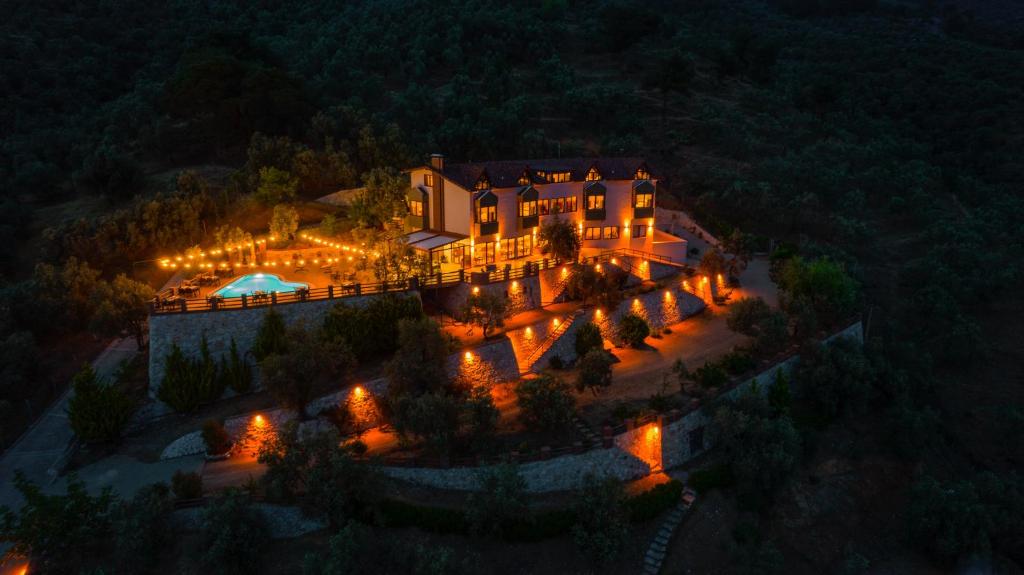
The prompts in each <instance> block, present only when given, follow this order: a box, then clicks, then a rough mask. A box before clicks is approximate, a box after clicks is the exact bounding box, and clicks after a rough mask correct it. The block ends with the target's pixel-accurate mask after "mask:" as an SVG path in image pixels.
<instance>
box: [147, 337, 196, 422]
mask: <svg viewBox="0 0 1024 575" xmlns="http://www.w3.org/2000/svg"><path fill="white" fill-rule="evenodd" d="M193 365H194V362H193V361H191V360H189V358H187V357H185V353H184V352H183V351H181V348H180V347H178V344H176V343H175V344H172V345H171V352H170V353H168V354H167V355H166V356H164V379H163V381H162V382H160V389H159V390H157V393H156V395H157V398H158V399H160V401H162V402H164V403H166V404H167V405H169V406H171V409H173V410H175V411H177V412H190V411H193V410H195V408H197V407H199V404H200V403H201V402H202V397H201V395H200V391H199V386H198V385H197V380H196V377H195V375H194V373H193V371H194V367H193Z"/></svg>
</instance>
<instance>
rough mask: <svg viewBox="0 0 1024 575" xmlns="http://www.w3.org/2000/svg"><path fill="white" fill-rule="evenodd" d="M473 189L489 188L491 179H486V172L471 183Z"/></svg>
mask: <svg viewBox="0 0 1024 575" xmlns="http://www.w3.org/2000/svg"><path fill="white" fill-rule="evenodd" d="M473 189H474V190H489V189H491V181H490V180H488V179H487V174H480V179H478V180H477V181H476V184H474V185H473Z"/></svg>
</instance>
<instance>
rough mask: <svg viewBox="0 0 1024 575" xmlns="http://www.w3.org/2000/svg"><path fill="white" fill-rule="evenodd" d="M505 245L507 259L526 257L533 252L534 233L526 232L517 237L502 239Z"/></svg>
mask: <svg viewBox="0 0 1024 575" xmlns="http://www.w3.org/2000/svg"><path fill="white" fill-rule="evenodd" d="M501 241H502V243H503V244H504V246H502V247H503V248H504V251H505V259H507V260H512V259H516V258H525V257H526V256H528V255H530V254H531V253H533V235H532V234H526V235H523V236H519V237H517V238H508V239H506V240H501Z"/></svg>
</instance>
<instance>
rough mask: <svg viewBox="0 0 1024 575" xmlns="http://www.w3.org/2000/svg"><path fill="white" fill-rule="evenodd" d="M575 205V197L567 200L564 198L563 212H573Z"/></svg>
mask: <svg viewBox="0 0 1024 575" xmlns="http://www.w3.org/2000/svg"><path fill="white" fill-rule="evenodd" d="M577 203H578V202H577V201H576V196H569V197H568V198H565V209H564V210H563V211H566V212H575V211H576V204H577Z"/></svg>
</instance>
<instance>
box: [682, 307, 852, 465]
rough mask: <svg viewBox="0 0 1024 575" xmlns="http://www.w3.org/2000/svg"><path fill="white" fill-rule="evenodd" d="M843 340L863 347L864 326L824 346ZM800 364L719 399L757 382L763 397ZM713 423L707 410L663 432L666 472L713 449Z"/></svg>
mask: <svg viewBox="0 0 1024 575" xmlns="http://www.w3.org/2000/svg"><path fill="white" fill-rule="evenodd" d="M841 337H852V338H854V339H856V340H857V341H859V342H861V343H863V341H864V337H863V327H862V325H861V322H859V321H858V322H857V323H854V324H853V325H851V326H849V327H847V328H846V329H844V330H842V331H839V332H837V333H835V334H833V335H831V336H829V337H828V338H826V339H825V343H826V344H828V343H829V342H831V341H833V340H835V339H837V338H841ZM799 362H800V356H797V355H794V356H791V357H788V358H786V359H785V360H783V361H782V362H780V363H777V364H775V365H773V366H771V367H769V368H767V369H765V370H764V371H762V372H760V373H758V374H757V375H755V376H753V377H751V378H750V379H747V380H745V381H743V382H741V383H740V384H738V385H736V386H735V387H734V388H732V389H730V390H729V391H727V392H725V393H723V394H722V395H720V396H719V397H720V398H726V399H735V398H737V397H739V396H740V395H741V394H743V393H746V392H747V390H749V389H750V387H751V386H752V385H753V384H754V382H758V385H760V390H761V392H762V393H763V392H767V390H768V386H769V385H770V384H771V383H772V382H773V381H775V373H776V372H777V371H779V370H781V371H782V372H783V373H785V374H786V375H790V374H791V373H792V371H793V369H795V368H796V366H797V364H798V363H799ZM711 423H712V418H711V415H710V414H708V413H706V410H704V409H697V410H694V411H692V412H690V413H688V414H686V415H684V416H683V417H682V418H681V419H679V420H678V421H675V422H672V423H670V424H668V425H666V426H665V429H664V430H663V431H662V458H663V465H664V466H665V469H670V468H672V467H676V466H679V465H682V464H684V463H686V462H687V461H689V460H691V459H693V458H694V457H696V456H697V455H700V454H701V453H704V452H705V451H706V450H708V449H710V448H711V447H712V446H713V443H714V434H713V433H710V431H709V427H710V424H711ZM702 427H703V428H704V429H705V433H704V438H703V447H702V448H701V449H699V450H697V451H693V452H691V449H690V433H691V432H693V431H694V430H697V429H699V428H702Z"/></svg>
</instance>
